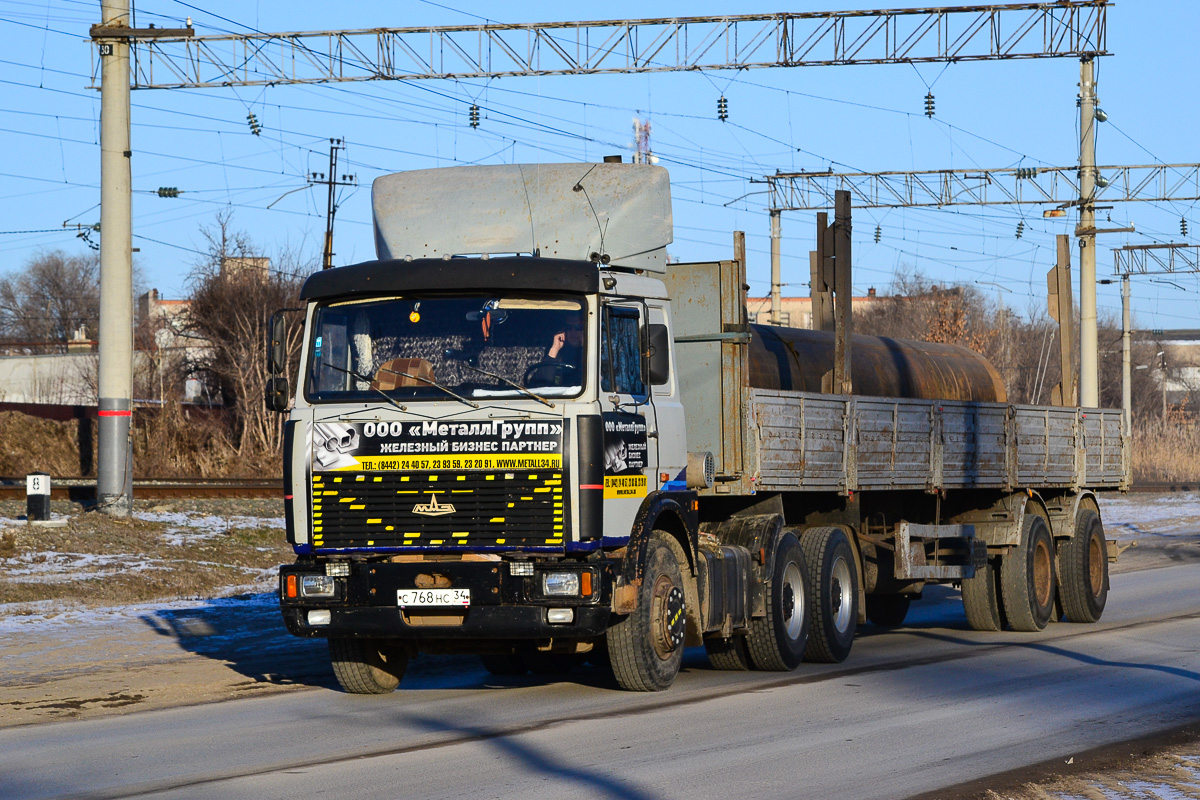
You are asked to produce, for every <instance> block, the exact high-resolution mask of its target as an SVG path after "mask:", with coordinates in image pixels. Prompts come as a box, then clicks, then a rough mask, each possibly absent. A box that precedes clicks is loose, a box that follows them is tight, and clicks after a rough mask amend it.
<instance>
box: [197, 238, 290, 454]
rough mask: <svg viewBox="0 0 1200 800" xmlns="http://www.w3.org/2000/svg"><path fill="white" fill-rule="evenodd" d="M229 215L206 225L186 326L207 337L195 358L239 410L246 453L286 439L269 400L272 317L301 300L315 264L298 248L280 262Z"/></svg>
mask: <svg viewBox="0 0 1200 800" xmlns="http://www.w3.org/2000/svg"><path fill="white" fill-rule="evenodd" d="M231 222H232V221H231V217H230V216H229V215H228V214H222V215H219V216H218V217H217V221H216V225H215V226H214V227H212V228H209V229H206V230H205V231H204V236H205V238H206V239H207V241H208V254H207V257H206V258H205V259H204V261H202V262H201V263H200V264H198V265H197V267H196V269H195V271H194V272H193V275H192V281H193V286H194V289H193V292H192V297H191V306H190V309H189V313H188V321H187V327H188V330H187V331H186V333H187V334H188V335H190V336H193V337H197V338H199V339H202V340H204V342H205V343H206V346H205V347H202V348H201V349H202V350H203V351H204V353H205V354H204V355H203V356H202V357H201V358H199V359H197V361H196V363H193V364H191V365H190V367H191V369H192V370H193V371H196V372H200V373H203V374H204V375H206V376H207V380H208V381H209V384H210V386H211V387H212V388H213V389H214V390H215V391H216V392H217V393H218V394H219V396H220V397H221V399H222V401H223V402H224V404H225V406H226V407H227V408H228V409H230V410H231V411H232V412H233V413H232V430H231V445H232V446H233V448H234V449H235V451H236V453H237V454H238V456H239V457H247V456H259V455H265V454H274V453H275V451H276V450H277V449H278V447H279V446H280V440H281V428H280V420H279V417H278V415H276V414H273V413H270V412H268V411H267V410H266V408H265V405H264V401H263V398H264V392H265V390H266V379H267V367H266V352H265V343H266V338H267V323H268V320H269V319H270V316H271V314H272V313H273V312H274V311H275V310H277V309H279V308H284V307H289V306H295V305H297V304H298V297H299V293H300V286H301V284H302V283H303V281H304V278H305V277H306V276H307V274H308V273H309V272H310V271H311V264H312V262H309V265H306V266H302V265H301V260H300V258H298V257H297V256H296V254H294V253H284V254H283V255H282V256H280V257H278V258H277V259H276V262H275V268H274V269H268V268H267V261H266V259H265V258H264V257H263V256H262V254H261V252H259V251H258V250H257V249H256V248H255V246H254V244H253V242H252V241H251V240H250V238H249V237H248V236H247V235H246V234H245V233H243V232H240V231H235V230H234V229H233V227H232V224H231Z"/></svg>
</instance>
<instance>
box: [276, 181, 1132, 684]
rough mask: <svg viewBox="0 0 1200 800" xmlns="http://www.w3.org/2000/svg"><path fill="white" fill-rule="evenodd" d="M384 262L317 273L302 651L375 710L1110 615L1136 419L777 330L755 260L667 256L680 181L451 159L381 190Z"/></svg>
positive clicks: (298, 499)
mask: <svg viewBox="0 0 1200 800" xmlns="http://www.w3.org/2000/svg"><path fill="white" fill-rule="evenodd" d="M373 205H374V219H375V238H376V247H377V253H378V260H375V261H370V262H366V263H362V264H355V265H352V266H344V267H339V268H336V269H330V270H326V271H322V272H318V273H316V274H314V275H313V276H312V277H310V278H309V279H308V281H307V282H306V283H305V284H304V288H303V291H302V295H301V297H302V300H303V303H304V319H305V322H304V324H305V335H304V344H303V352H302V354H301V357H300V366H299V373H298V374H299V377H298V378H297V379H296V385H295V391H294V396H293V392H292V390H291V389H290V388H289V381H288V380H287V379H286V378H285V377H283V376H282V375H281V374H280V373H282V372H283V370H284V365H285V364H286V363H287V361H286V354H285V353H284V351H283V345H282V342H283V341H284V337H283V328H284V326H283V318H282V317H281V316H277V317H276V318H275V319H273V320H272V325H271V330H272V337H271V338H272V341H271V343H270V350H271V352H270V359H269V360H270V363H271V369H272V370H273V373H274V375H273V377H272V378H271V380H270V382H269V386H268V397H267V402H268V405H270V406H271V407H272V408H274V409H275V410H278V411H281V412H282V411H286V412H287V413H288V419H287V422H286V437H285V453H284V459H285V461H284V468H285V482H286V487H287V488H286V495H287V506H286V507H287V531H288V539H289V541H290V542H291V543H292V545H293V547H294V549H295V553H296V561H295V563H293V564H288V565H285V566H283V567H282V568H281V570H280V590H279V591H280V605H281V608H282V612H283V617H284V620H285V622H286V624H287V627H288V630H289V631H291V632H292V633H293V634H295V635H297V636H303V637H324V638H326V639H328V641H329V652H330V656H331V659H332V663H333V669H334V672H335V673H336V675H337V678H338V680H339V681H340V683H341V685H342V686H343V687H344V688H345V689H346V690H347V691H350V692H365V693H382V692H390V691H392V690H393V689H394V688H395V687H396V686H397V685H398V683H399V681H400V679H401V677H402V676H403V674H404V671H405V668H406V666H407V664H408V662H409V660H410V659H412V658H414V657H416V656H417V655H418V654H420V653H476V654H479V655H480V656H481V657H482V659H483V663H484V665H485V666H486V667H487V668H488V669H489V670H491V671H493V672H496V673H507V674H512V673H520V672H524V671H526V670H528V669H533V670H535V671H540V670H544V669H563V668H566V667H569V666H570V665H572V664H573V663H575V662H577V661H582V660H583V659H589V660H593V661H604V662H607V663H608V664H611V667H612V670H613V673H614V675H615V677H616V680H617V682H618V683H619V684H620V685H621V686H622V687H624V688H626V689H631V690H639V691H655V690H662V689H666V688H667V687H669V686H670V685H671V683H672V682H673V681H674V680H675V677H676V675H677V673H678V672H679V669H680V663H681V659H682V656H683V651H684V648H686V647H689V646H698V645H703V646H704V647H705V648H706V650H707V653H708V656H709V659H710V661H711V663H712V665H713V666H714V667H716V668H718V669H737V670H741V669H750V668H755V669H763V670H791V669H794V668H796V667H797V666H798V665H799V664H800V663H801V661H803V660H809V661H841V660H843V659H845V658H846V657H847V656H848V655H849V653H850V649H851V645H852V644H853V640H854V635H855V630H856V628H857V626H858V625H859V624H861V623H863V622H865V621H866V620H868V619H870V620H872V621H874V622H877V623H880V624H886V625H897V624H900V623H901V622H903V620H904V616H905V613H906V612H907V610H908V606H909V603H910V602H911V601H912V600H914V599H918V598H919V597H920V596H921V592H922V590H923V589H924V587H925V586H926V585H927V584H931V583H954V584H958V585H960V586H961V588H962V598H963V605H964V607H965V610H966V617H967V621H968V622H969V624H970V625H971V626H972V627H974V628H976V629H979V630H1000V629H1002V628H1006V627H1007V628H1011V629H1013V630H1014V631H1022V632H1035V631H1038V630H1041V629H1042V628H1044V627H1045V626H1046V625H1047V623H1049V622H1050V621H1051V620H1056V619H1059V618H1065V619H1066V620H1069V621H1072V622H1094V621H1096V620H1097V619H1099V618H1100V615H1101V613H1102V612H1103V610H1104V606H1105V601H1106V599H1107V595H1108V586H1109V584H1108V560H1109V556H1110V551H1111V552H1112V554H1113V555H1114V557H1115V549H1113V548H1111V547H1110V543H1109V542H1108V541H1106V539H1105V536H1104V529H1103V525H1102V523H1101V518H1100V505H1099V496H1098V495H1099V492H1100V491H1101V490H1115V489H1122V488H1126V486H1127V483H1128V475H1127V469H1126V464H1127V460H1128V459H1127V455H1126V448H1127V435H1126V431H1125V430H1124V428H1123V425H1122V415H1121V413H1120V412H1119V411H1110V410H1100V409H1079V408H1063V407H1048V406H1023V405H1014V404H1010V403H1008V402H1007V401H1006V397H1005V391H1004V387H1003V385H1002V383H1001V381H1000V379H999V376H998V375H997V373H996V371H995V370H994V369H993V368H992V366H991V365H990V364H989V363H988V362H987V361H986V360H985V359H984V358H983V357H981V356H979V355H977V354H975V353H973V352H971V351H969V350H966V349H964V348H960V347H956V346H951V345H943V344H931V343H926V342H906V341H896V340H890V339H878V338H872V337H865V336H854V337H852V348H853V349H852V351H851V352H852V357H853V363H852V376H851V377H852V379H853V384H852V385H853V393H852V394H833V393H828V392H823V391H822V377H823V376H825V375H826V373H828V372H830V370H831V367H832V363H833V356H834V350H835V338H836V337H835V334H834V333H832V332H822V331H807V330H795V329H789V328H781V327H770V326H762V325H754V324H749V323H748V321H747V313H746V305H745V293H746V279H745V265H744V264H743V263H741V262H740V261H737V260H720V261H713V262H708V263H694V264H680V263H670V262H669V261H668V259H667V255H666V247H667V245H668V244H669V243H670V242H671V240H672V220H671V196H670V186H669V182H668V177H667V172H666V171H665V170H663V169H661V168H658V167H652V166H647V165H639V164H621V163H609V162H606V163H602V164H542V165H536V164H530V165H503V166H480V167H451V168H447V169H433V170H421V171H414V172H406V173H400V174H395V175H389V176H386V177H383V178H380V179H378V180H376V181H375V184H374V188H373Z"/></svg>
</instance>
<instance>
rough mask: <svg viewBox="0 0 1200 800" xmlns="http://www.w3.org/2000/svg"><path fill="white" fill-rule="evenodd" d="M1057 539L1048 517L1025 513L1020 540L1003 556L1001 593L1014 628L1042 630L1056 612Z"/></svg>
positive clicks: (1005, 611) (1016, 629)
mask: <svg viewBox="0 0 1200 800" xmlns="http://www.w3.org/2000/svg"><path fill="white" fill-rule="evenodd" d="M1055 583H1056V580H1055V576H1054V539H1052V538H1051V536H1050V528H1049V527H1048V526H1047V525H1046V520H1044V519H1042V518H1041V517H1039V516H1037V515H1036V514H1030V513H1028V512H1027V513H1026V514H1025V521H1024V522H1023V523H1022V525H1021V541H1020V543H1019V544H1018V545H1017V546H1016V547H1015V548H1013V549H1012V550H1010V551H1009V552H1008V553H1006V554H1005V555H1004V556H1003V557H1002V558H1001V559H1000V597H1001V599H1002V600H1003V601H1004V615H1005V616H1006V617H1007V618H1008V622H1009V624H1010V625H1011V626H1012V628H1013V630H1015V631H1040V630H1042V629H1043V628H1045V627H1046V625H1047V624H1048V623H1049V622H1050V617H1051V616H1053V614H1054V584H1055Z"/></svg>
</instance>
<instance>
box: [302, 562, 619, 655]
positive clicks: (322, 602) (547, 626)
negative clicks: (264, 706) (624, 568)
mask: <svg viewBox="0 0 1200 800" xmlns="http://www.w3.org/2000/svg"><path fill="white" fill-rule="evenodd" d="M509 563H510V562H504V561H478V562H473V561H423V562H405V563H391V562H369V563H352V564H350V574H349V575H347V576H345V577H337V578H335V585H336V590H335V595H334V596H333V597H331V598H311V597H294V598H291V597H288V592H287V586H288V577H289V576H295V580H296V583H297V584H298V583H299V582H300V580H301V578H302V577H303V576H305V575H324V574H325V567H324V565H323V564H315V565H307V564H290V565H286V566H284V567H281V568H280V575H279V580H280V595H279V596H280V610H281V611H282V613H283V619H284V623H285V624H286V625H287V629H288V631H289V632H291V633H292V634H294V635H296V636H303V637H350V638H354V637H368V638H386V639H404V640H412V641H421V640H443V641H444V640H458V641H463V640H473V639H474V640H481V641H491V640H500V639H506V640H532V639H549V638H584V637H591V636H599V635H601V634H603V633H604V632H605V631H606V630H607V629H608V627H609V624H610V622H611V619H612V587H613V580H614V579H613V569H612V565H611V564H610V563H608V562H599V563H594V562H589V563H588V564H586V565H582V564H574V563H569V564H568V563H561V564H560V563H557V562H539V563H538V564H537V568H536V570H535V572H534V574H533V575H532V576H520V575H511V574H509V566H508V564H509ZM568 568H586V569H588V570H589V571H591V573H592V586H593V591H592V594H591V596H589V597H543V596H542V595H541V593H540V590H539V587H540V584H541V574H542V572H543V571H545V570H547V569H553V570H556V571H557V570H560V569H568ZM430 587H437V588H447V589H451V588H452V589H468V590H470V592H471V603H470V605H469V606H466V607H462V606H436V607H430V606H418V607H409V608H401V607H400V606H399V605H398V603H397V592H398V591H399V590H402V589H415V588H430ZM551 608H555V609H561V608H570V609H572V610H573V612H574V613H573V619H572V621H570V622H563V623H551V622H549V621H548V619H547V611H548V609H551ZM317 609H321V610H328V611H329V621H328V623H327V624H320V625H311V624H309V621H308V619H309V614H308V612H309V611H311V610H317Z"/></svg>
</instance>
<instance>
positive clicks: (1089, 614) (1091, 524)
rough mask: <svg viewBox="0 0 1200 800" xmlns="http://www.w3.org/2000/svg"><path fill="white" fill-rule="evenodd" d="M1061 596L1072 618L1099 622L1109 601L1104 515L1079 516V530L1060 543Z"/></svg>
mask: <svg viewBox="0 0 1200 800" xmlns="http://www.w3.org/2000/svg"><path fill="white" fill-rule="evenodd" d="M1058 568H1059V597H1060V599H1061V601H1062V608H1063V613H1064V614H1065V615H1066V618H1067V620H1068V621H1069V622H1099V621H1100V616H1101V615H1102V614H1103V613H1104V606H1105V604H1106V603H1107V602H1108V544H1107V543H1106V542H1105V540H1104V525H1103V523H1101V522H1100V515H1099V514H1097V513H1096V512H1095V511H1093V510H1092V509H1090V508H1085V509H1080V511H1079V514H1078V515H1077V516H1076V517H1075V533H1074V534H1073V535H1072V536H1071V538H1070V539H1067V540H1066V541H1065V542H1063V543H1062V544H1060V545H1059V546H1058Z"/></svg>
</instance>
